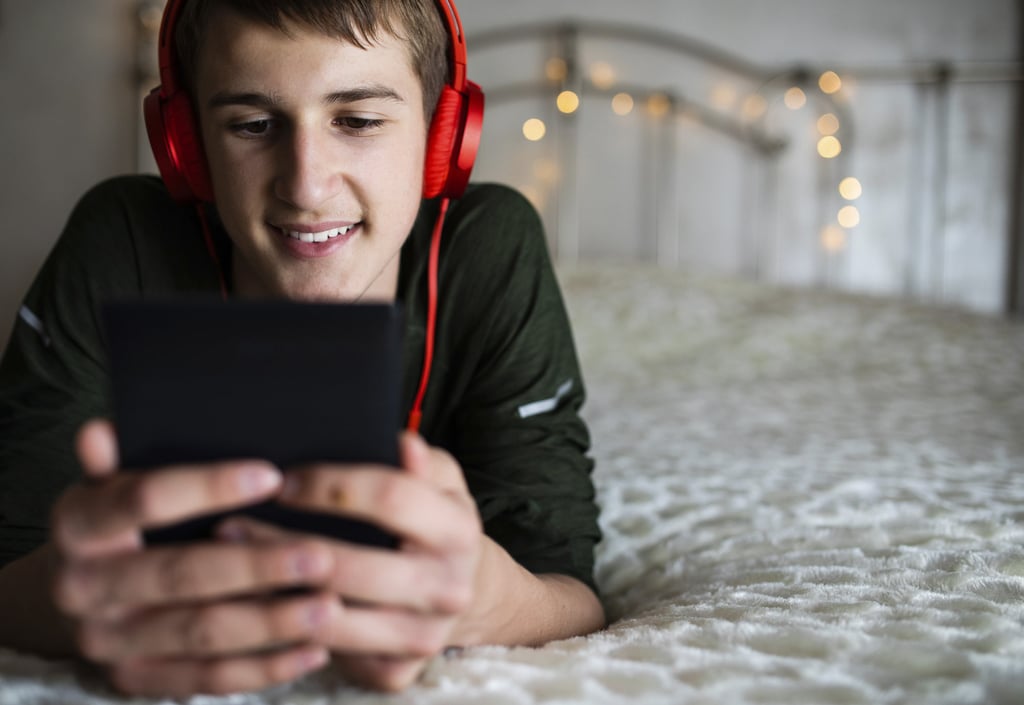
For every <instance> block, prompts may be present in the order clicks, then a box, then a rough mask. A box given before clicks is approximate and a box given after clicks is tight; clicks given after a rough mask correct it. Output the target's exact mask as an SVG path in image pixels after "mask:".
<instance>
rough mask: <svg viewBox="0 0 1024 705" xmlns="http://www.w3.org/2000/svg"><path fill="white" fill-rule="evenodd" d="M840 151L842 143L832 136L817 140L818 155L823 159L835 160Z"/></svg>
mask: <svg viewBox="0 0 1024 705" xmlns="http://www.w3.org/2000/svg"><path fill="white" fill-rule="evenodd" d="M842 151H843V145H842V143H841V142H840V141H839V140H838V139H836V138H835V137H833V136H832V135H828V136H826V137H822V138H821V139H820V140H818V154H820V155H821V156H822V157H824V158H825V159H835V158H836V157H838V156H839V155H840V153H841V152H842Z"/></svg>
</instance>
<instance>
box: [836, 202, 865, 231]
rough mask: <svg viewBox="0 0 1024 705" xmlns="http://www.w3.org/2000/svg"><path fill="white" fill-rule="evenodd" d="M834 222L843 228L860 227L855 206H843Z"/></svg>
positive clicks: (858, 212) (858, 213) (858, 214)
mask: <svg viewBox="0 0 1024 705" xmlns="http://www.w3.org/2000/svg"><path fill="white" fill-rule="evenodd" d="M836 220H838V221H839V224H840V225H842V226H843V227H844V228H856V227H857V226H858V225H860V211H859V210H857V207H856V206H844V207H843V208H842V209H841V210H840V211H839V217H838V218H837V219H836Z"/></svg>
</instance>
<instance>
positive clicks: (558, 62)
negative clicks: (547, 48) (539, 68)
mask: <svg viewBox="0 0 1024 705" xmlns="http://www.w3.org/2000/svg"><path fill="white" fill-rule="evenodd" d="M544 75H545V76H547V79H548V80H549V81H551V82H552V83H561V82H562V81H564V80H565V79H566V78H568V76H569V65H568V64H567V63H565V59H563V58H562V57H560V56H553V57H551V58H550V59H548V60H547V63H545V64H544Z"/></svg>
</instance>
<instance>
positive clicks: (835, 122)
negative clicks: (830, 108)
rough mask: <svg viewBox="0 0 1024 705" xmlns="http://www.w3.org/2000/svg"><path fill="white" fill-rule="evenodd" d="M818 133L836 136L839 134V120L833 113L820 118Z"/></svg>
mask: <svg viewBox="0 0 1024 705" xmlns="http://www.w3.org/2000/svg"><path fill="white" fill-rule="evenodd" d="M818 132H819V133H821V134H823V135H834V134H835V133H837V132H839V118H837V117H836V116H835V115H833V114H832V113H825V114H824V115H822V116H821V117H820V118H818Z"/></svg>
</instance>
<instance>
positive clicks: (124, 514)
mask: <svg viewBox="0 0 1024 705" xmlns="http://www.w3.org/2000/svg"><path fill="white" fill-rule="evenodd" d="M77 446H78V447H77V450H78V455H79V458H80V460H81V463H82V466H83V468H84V469H85V473H86V476H87V478H88V479H89V480H90V481H89V482H87V483H86V484H82V485H78V486H76V487H73V488H72V489H70V490H68V491H67V492H66V493H65V494H64V495H63V496H62V497H61V499H60V501H59V502H58V503H57V506H56V508H55V510H54V515H53V522H52V527H53V538H52V543H53V544H54V546H55V548H56V551H55V554H56V564H55V566H54V600H55V602H56V604H57V606H58V608H59V609H60V610H61V611H62V612H63V613H64V614H65V615H66V616H67V617H68V618H69V619H70V621H71V623H72V624H73V625H74V628H75V631H76V635H77V644H78V648H79V649H80V651H81V652H82V653H83V654H84V655H85V656H86V657H87V658H89V659H91V660H93V661H97V662H99V663H101V664H103V665H105V666H106V667H107V668H108V670H109V673H110V677H111V679H112V681H113V682H114V684H115V685H116V686H118V687H119V688H121V689H122V690H124V691H126V692H130V693H135V694H158V695H172V696H174V695H191V694H193V693H197V692H209V693H228V692H235V691H240V690H255V689H260V688H264V687H267V686H270V685H273V684H276V683H280V682H284V681H289V680H292V679H294V678H296V677H298V676H300V675H303V674H304V673H306V672H308V671H310V670H313V669H316V668H318V667H319V666H321V665H323V664H324V663H325V662H326V660H327V656H328V654H327V651H326V649H325V648H324V647H323V646H317V645H315V644H316V643H318V642H321V643H322V642H323V641H324V639H323V635H322V634H321V632H322V630H323V629H324V628H325V626H326V625H327V623H328V620H329V618H330V617H331V616H332V615H333V614H334V613H335V612H337V608H336V604H337V600H336V598H334V596H333V595H331V594H329V593H327V592H325V591H324V590H323V588H324V587H326V586H327V585H328V584H329V583H330V582H331V580H332V578H333V576H334V575H335V566H334V564H333V561H334V559H335V556H334V553H332V551H331V550H329V547H328V546H327V545H325V544H324V542H322V541H319V540H316V539H312V538H302V537H299V538H296V537H290V538H289V540H287V541H281V542H277V543H274V544H259V543H253V544H242V543H229V542H207V543H203V544H196V545H190V546H180V547H159V548H144V547H143V545H142V531H143V530H144V529H146V528H150V527H156V526H159V525H162V524H168V523H173V522H176V521H180V520H182V519H185V518H188V517H192V516H196V515H200V514H208V513H212V512H216V511H221V510H226V509H230V508H232V507H237V506H243V505H246V504H251V503H254V502H257V501H261V500H264V499H267V498H269V497H271V496H273V495H274V494H275V493H276V492H278V491H279V489H280V485H281V476H280V473H278V472H277V471H276V470H275V469H273V468H272V467H270V466H269V465H267V464H266V463H262V462H231V463H218V464H211V465H209V466H202V467H201V466H192V467H183V468H168V469H164V470H161V471H157V472H150V473H120V472H117V466H118V459H117V451H116V441H115V436H114V431H113V429H112V427H111V426H110V425H109V424H108V423H105V422H91V423H89V424H86V426H84V427H83V429H82V431H81V432H80V434H79V436H78V443H77ZM290 587H302V588H306V590H307V592H306V594H304V595H302V596H294V595H293V596H289V597H284V596H280V594H279V591H280V590H281V589H282V588H290ZM275 592H278V594H277V595H276V596H275V594H274V593H275Z"/></svg>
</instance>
